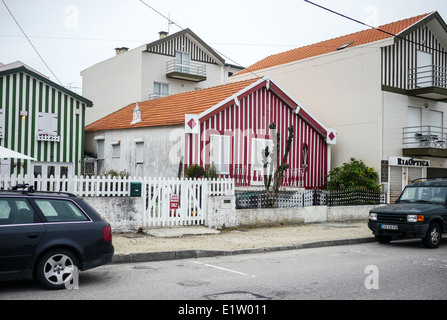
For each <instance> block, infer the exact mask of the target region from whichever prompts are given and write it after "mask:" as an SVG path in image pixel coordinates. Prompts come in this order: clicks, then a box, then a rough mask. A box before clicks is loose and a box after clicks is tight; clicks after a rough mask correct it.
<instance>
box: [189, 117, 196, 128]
mask: <svg viewBox="0 0 447 320" xmlns="http://www.w3.org/2000/svg"><path fill="white" fill-rule="evenodd" d="M196 125H197V122H195V121H194V119H191V120H189V121H188V126H189V127H190V128H191V129H194V127H195V126H196Z"/></svg>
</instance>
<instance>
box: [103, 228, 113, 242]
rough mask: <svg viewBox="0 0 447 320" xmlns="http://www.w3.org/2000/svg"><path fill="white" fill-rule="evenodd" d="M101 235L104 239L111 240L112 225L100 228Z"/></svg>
mask: <svg viewBox="0 0 447 320" xmlns="http://www.w3.org/2000/svg"><path fill="white" fill-rule="evenodd" d="M102 235H103V237H104V241H112V227H111V226H107V227H104V228H102Z"/></svg>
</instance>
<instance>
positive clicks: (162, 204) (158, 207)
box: [142, 178, 208, 228]
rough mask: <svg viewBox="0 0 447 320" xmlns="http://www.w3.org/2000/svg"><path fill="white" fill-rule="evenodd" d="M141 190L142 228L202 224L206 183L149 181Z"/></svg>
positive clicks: (149, 179)
mask: <svg viewBox="0 0 447 320" xmlns="http://www.w3.org/2000/svg"><path fill="white" fill-rule="evenodd" d="M142 191H143V194H142V196H143V204H144V211H143V212H144V213H143V225H144V227H146V228H147V227H164V226H182V225H204V224H205V218H206V208H207V198H208V181H207V180H185V179H182V180H180V179H170V180H167V179H151V178H148V179H143V186H142Z"/></svg>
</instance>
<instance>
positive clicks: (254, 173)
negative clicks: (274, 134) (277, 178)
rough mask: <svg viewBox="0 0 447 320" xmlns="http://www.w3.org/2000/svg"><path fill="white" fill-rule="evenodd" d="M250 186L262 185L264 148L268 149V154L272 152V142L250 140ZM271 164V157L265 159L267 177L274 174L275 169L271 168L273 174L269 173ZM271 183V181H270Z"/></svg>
mask: <svg viewBox="0 0 447 320" xmlns="http://www.w3.org/2000/svg"><path fill="white" fill-rule="evenodd" d="M251 146H252V147H251V174H250V176H251V185H252V186H255V185H263V184H264V162H263V161H264V160H263V153H264V152H265V148H266V147H267V146H268V147H269V152H270V153H271V152H272V151H273V140H266V139H252V144H251ZM271 162H272V159H271V156H269V157H268V159H267V163H268V165H267V175H270V174H272V175H273V173H274V170H275V168H273V172H270V163H271ZM272 181H273V180H272Z"/></svg>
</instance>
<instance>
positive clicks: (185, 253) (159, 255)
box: [111, 238, 376, 264]
mask: <svg viewBox="0 0 447 320" xmlns="http://www.w3.org/2000/svg"><path fill="white" fill-rule="evenodd" d="M375 241H376V239H375V238H359V239H346V240H328V241H318V242H310V243H303V244H297V245H290V246H277V247H265V248H254V249H242V250H231V251H225V250H180V251H160V252H146V253H133V254H117V255H114V256H113V258H112V262H111V264H120V263H133V262H154V261H169V260H182V259H197V258H210V257H218V256H234V255H241V254H253V253H269V252H276V251H286V250H300V249H311V248H322V247H334V246H344V245H351V244H359V243H371V242H375Z"/></svg>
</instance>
